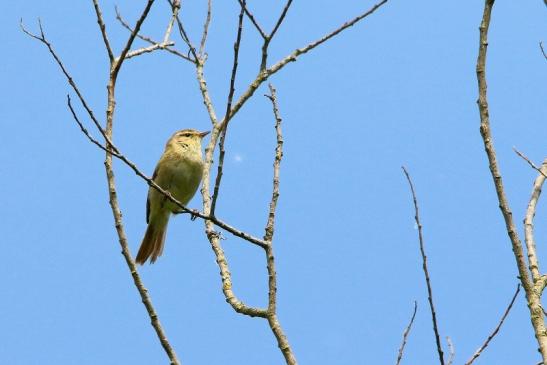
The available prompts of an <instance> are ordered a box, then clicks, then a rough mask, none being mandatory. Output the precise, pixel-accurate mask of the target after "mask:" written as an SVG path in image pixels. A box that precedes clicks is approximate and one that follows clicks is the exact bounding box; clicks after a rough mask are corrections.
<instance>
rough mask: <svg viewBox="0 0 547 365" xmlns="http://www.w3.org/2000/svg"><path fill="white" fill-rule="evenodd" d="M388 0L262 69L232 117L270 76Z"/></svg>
mask: <svg viewBox="0 0 547 365" xmlns="http://www.w3.org/2000/svg"><path fill="white" fill-rule="evenodd" d="M387 1H388V0H382V1H381V2H379V3H377V4H376V5H374V6H373V7H372V8H370V9H369V10H367V11H366V12H364V13H363V14H361V15H359V16H357V17H355V18H353V19H352V20H350V21H348V22H346V23H344V24H342V25H341V26H340V27H338V28H337V29H335V30H334V31H332V32H330V33H329V34H327V35H325V36H323V37H322V38H320V39H318V40H316V41H314V42H312V43H310V44H308V45H307V46H305V47H302V48H298V49H296V50H294V51H293V52H292V53H291V54H290V55H288V56H286V57H285V58H283V59H282V60H280V61H279V62H277V63H276V64H274V65H273V66H271V67H269V68H267V69H262V68H261V69H260V71H259V73H258V75H257V76H256V78H255V80H254V81H253V82H252V83H251V84H250V85H249V86H248V88H247V90H246V91H245V92H244V93H243V94H242V95H241V96H240V97H239V99H238V100H237V102H236V103H235V104H234V106H233V108H232V111H231V113H230V116H231V117H233V116H234V115H235V114H236V113H237V112H238V111H239V109H241V107H242V106H243V105H244V104H245V102H246V101H247V100H248V99H249V98H250V97H251V96H253V94H254V92H255V91H256V89H258V88H259V87H260V85H262V83H263V82H264V81H266V80H267V79H268V78H269V77H270V76H272V75H273V74H275V73H276V72H278V71H279V70H281V69H282V68H283V67H285V66H286V65H287V64H288V63H289V62H295V61H296V60H297V59H298V57H299V56H301V55H303V54H305V53H307V52H309V51H311V50H312V49H314V48H315V47H317V46H319V45H320V44H323V43H325V42H326V41H327V40H329V39H331V38H332V37H334V36H336V35H337V34H339V33H341V32H342V31H344V30H345V29H347V28H349V27H351V26H353V25H355V24H356V23H357V22H359V21H361V20H362V19H364V18H366V17H367V16H369V15H371V14H373V13H374V12H375V11H376V10H378V9H379V8H380V7H381V6H382V5H384V4H385V3H387ZM263 57H264V56H263Z"/></svg>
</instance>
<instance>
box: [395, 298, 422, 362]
mask: <svg viewBox="0 0 547 365" xmlns="http://www.w3.org/2000/svg"><path fill="white" fill-rule="evenodd" d="M417 311H418V302H416V301H414V311H413V312H412V317H411V318H410V322H409V323H408V326H406V328H405V330H404V332H403V341H402V342H401V346H400V347H399V354H398V355H397V362H396V363H395V365H399V364H400V363H401V360H402V359H403V353H404V351H405V346H406V341H407V339H408V335H409V334H410V330H411V329H412V324H413V323H414V318H416V312H417Z"/></svg>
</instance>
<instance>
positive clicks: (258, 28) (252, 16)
mask: <svg viewBox="0 0 547 365" xmlns="http://www.w3.org/2000/svg"><path fill="white" fill-rule="evenodd" d="M237 1H238V2H239V5H241V6H242V7H243V9H245V14H247V17H248V18H249V20H250V21H251V23H253V25H254V26H255V28H256V30H257V31H258V33H260V36H261V37H262V39H266V38H268V36H267V35H266V32H264V30H263V29H262V27H261V26H260V24H258V21H257V20H256V18H255V17H254V15H253V13H251V11H250V10H249V8H248V7H247V6H246V4H243V0H237Z"/></svg>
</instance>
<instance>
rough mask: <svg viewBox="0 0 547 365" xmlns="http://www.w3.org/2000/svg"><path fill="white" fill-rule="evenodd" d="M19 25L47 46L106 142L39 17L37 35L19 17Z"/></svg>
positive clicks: (98, 124) (102, 132) (100, 127)
mask: <svg viewBox="0 0 547 365" xmlns="http://www.w3.org/2000/svg"><path fill="white" fill-rule="evenodd" d="M20 26H21V29H22V30H23V32H24V33H25V34H27V35H28V36H30V37H32V38H34V39H36V40H38V41H40V42H41V43H43V44H44V45H45V46H46V47H47V49H48V50H49V53H50V54H51V56H52V57H53V59H54V60H55V62H57V65H58V66H59V67H60V68H61V72H62V73H63V75H65V77H66V80H67V82H68V84H69V85H70V86H71V87H72V90H74V92H75V93H76V95H77V96H78V99H79V100H80V103H81V104H82V106H83V107H84V109H85V110H86V112H87V114H88V115H89V118H91V120H92V121H93V124H95V127H97V129H98V130H99V132H100V133H101V135H102V136H103V137H104V139H105V140H106V141H107V142H108V141H109V138H108V137H107V136H106V133H105V130H104V129H103V127H102V126H101V123H99V121H98V120H97V118H95V114H94V113H93V110H91V108H90V107H89V105H88V104H87V102H86V101H85V98H84V97H83V95H82V93H81V92H80V89H79V88H78V86H77V85H76V83H75V82H74V79H73V78H72V76H70V74H69V73H68V70H67V69H66V67H65V65H64V64H63V62H62V61H61V58H60V57H59V56H58V55H57V53H56V52H55V50H54V49H53V46H52V45H51V43H50V42H49V41H48V40H47V38H46V36H45V33H44V29H43V28H42V22H41V21H40V19H38V26H39V28H40V35H39V36H38V35H35V34H33V33H31V32H29V31H28V30H27V29H26V28H25V26H24V25H23V19H21V22H20Z"/></svg>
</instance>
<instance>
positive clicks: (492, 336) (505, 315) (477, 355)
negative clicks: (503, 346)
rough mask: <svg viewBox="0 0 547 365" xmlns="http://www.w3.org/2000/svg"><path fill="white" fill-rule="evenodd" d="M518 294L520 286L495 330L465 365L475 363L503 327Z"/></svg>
mask: <svg viewBox="0 0 547 365" xmlns="http://www.w3.org/2000/svg"><path fill="white" fill-rule="evenodd" d="M519 292H520V284H518V285H517V290H516V291H515V294H514V295H513V298H512V299H511V302H510V303H509V306H507V309H506V310H505V313H503V316H502V317H501V319H500V321H499V323H498V325H497V326H496V328H495V329H494V331H493V332H492V333H491V334H490V336H488V338H487V339H486V341H485V342H484V343H483V344H482V346H481V347H479V349H478V350H477V351H476V352H475V353H474V354H473V356H471V358H470V359H469V360H467V362H466V363H465V365H471V364H472V363H473V361H475V359H476V358H477V357H479V356H480V355H481V354H482V352H483V351H484V349H485V348H486V347H487V346H488V344H489V343H490V341H492V339H493V338H494V337H495V336H496V335H497V334H498V332H499V330H500V328H501V326H502V325H503V322H504V321H505V318H507V315H508V314H509V312H510V311H511V308H512V307H513V303H515V299H517V296H518V294H519Z"/></svg>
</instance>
